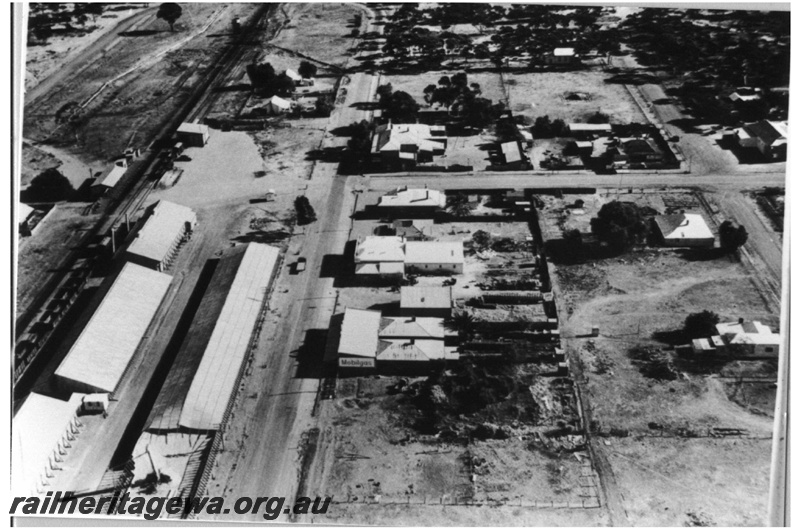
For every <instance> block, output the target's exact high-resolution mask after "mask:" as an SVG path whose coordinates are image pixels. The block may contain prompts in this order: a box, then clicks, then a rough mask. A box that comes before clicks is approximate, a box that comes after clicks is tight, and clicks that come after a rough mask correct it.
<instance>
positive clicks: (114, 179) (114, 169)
mask: <svg viewBox="0 0 800 530" xmlns="http://www.w3.org/2000/svg"><path fill="white" fill-rule="evenodd" d="M127 171H128V163H127V162H126V161H125V160H118V161H117V162H116V163H114V165H113V166H111V167H110V168H109V169H107V170H106V172H105V173H103V174H102V175H100V177H98V178H97V180H95V182H94V184H92V194H93V195H95V196H100V195H104V194H106V193H107V192H108V191H109V190H111V189H113V188H114V186H116V185H117V184H118V183H119V181H120V180H122V177H123V176H124V175H125V173H126V172H127Z"/></svg>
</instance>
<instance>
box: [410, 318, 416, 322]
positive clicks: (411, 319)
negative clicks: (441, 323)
mask: <svg viewBox="0 0 800 530" xmlns="http://www.w3.org/2000/svg"><path fill="white" fill-rule="evenodd" d="M408 321H409V322H416V321H417V317H409V318H408Z"/></svg>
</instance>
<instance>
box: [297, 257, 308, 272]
mask: <svg viewBox="0 0 800 530" xmlns="http://www.w3.org/2000/svg"><path fill="white" fill-rule="evenodd" d="M304 270H306V258H297V263H295V264H294V271H295V272H303V271H304Z"/></svg>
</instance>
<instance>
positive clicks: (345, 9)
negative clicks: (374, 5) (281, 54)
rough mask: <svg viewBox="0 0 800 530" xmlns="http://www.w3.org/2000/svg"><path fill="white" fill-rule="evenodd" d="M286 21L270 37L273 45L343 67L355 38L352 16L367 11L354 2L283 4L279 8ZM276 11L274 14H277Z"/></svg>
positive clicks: (363, 18) (365, 17) (363, 13)
mask: <svg viewBox="0 0 800 530" xmlns="http://www.w3.org/2000/svg"><path fill="white" fill-rule="evenodd" d="M280 14H283V15H284V16H285V17H286V18H287V19H288V23H287V24H286V25H285V26H284V27H283V29H282V30H281V32H280V34H279V35H278V36H277V37H276V38H275V39H274V40H272V41H271V43H272V44H275V45H276V46H281V47H283V48H288V49H290V50H293V51H295V52H299V53H302V54H304V55H307V56H309V57H312V58H313V59H316V60H318V61H322V62H324V63H328V64H332V65H334V66H340V67H343V66H345V65H346V64H347V62H348V60H349V58H350V54H351V48H353V47H354V46H355V45H356V38H354V37H353V36H351V34H350V33H351V32H352V30H353V29H355V28H359V27H361V28H362V29H363V26H356V25H354V23H353V22H354V17H355V15H357V14H360V15H361V16H362V20H363V24H366V19H367V16H366V11H365V10H364V9H362V8H360V7H358V6H357V5H355V4H318V3H308V4H284V5H283V7H282V8H281V10H280ZM280 14H279V15H277V16H280Z"/></svg>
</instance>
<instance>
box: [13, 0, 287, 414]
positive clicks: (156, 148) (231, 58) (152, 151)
mask: <svg viewBox="0 0 800 530" xmlns="http://www.w3.org/2000/svg"><path fill="white" fill-rule="evenodd" d="M276 5H277V4H262V5H260V6H259V7H258V9H257V10H256V12H255V13H254V14H253V15H252V16H251V17H250V18H249V19H248V20H247V21H246V22H245V24H243V26H242V33H243V34H244V35H245V36H247V35H249V34H251V33H254V32H256V31H258V30H259V29H261V28H264V27H266V24H265V21H266V20H267V18H268V15H270V14H272V13H273V12H274V10H275V9H276ZM248 44H250V43H248V42H246V41H244V39H238V40H232V41H231V42H229V43H228V44H227V45H226V47H225V49H224V50H223V51H222V53H221V54H220V55H219V56H218V57H217V58H216V60H215V61H214V63H213V65H212V66H211V67H210V68H209V69H208V71H207V72H206V74H205V75H204V76H203V78H202V79H201V81H200V82H199V83H198V84H197V85H196V87H195V88H194V89H193V91H192V93H191V95H190V96H189V98H188V99H187V101H186V102H185V103H184V104H183V105H182V106H181V107H180V108H179V109H178V110H177V111H176V112H175V113H173V115H172V116H171V117H170V118H169V119H168V120H167V121H166V122H165V123H164V124H163V126H162V127H161V128H160V129H159V131H158V133H156V135H155V138H154V140H153V141H152V142H151V143H150V145H149V147H148V149H147V150H146V151H145V152H144V156H143V158H142V159H141V160H140V161H138V162H137V164H136V165H135V167H133V168H132V169H131V170H130V171H129V172H128V174H126V175H125V177H124V179H123V181H122V182H120V183H119V184H118V188H116V189H114V190H112V192H111V194H110V196H109V197H108V200H107V201H103V202H101V203H100V206H99V207H100V208H102V211H103V212H104V213H103V215H102V217H101V218H100V219H99V220H98V222H97V223H96V224H95V226H94V227H93V228H92V229H91V230H87V231H86V233H85V234H84V236H83V237H82V238H81V239H80V241H79V242H78V244H77V245H76V246H74V247H73V248H71V249H70V250H69V253H68V255H67V257H66V258H65V259H64V261H63V262H62V264H61V266H60V267H59V271H58V272H55V273H53V274H52V276H51V277H50V279H49V280H48V281H47V282H46V283H45V284H44V285H43V286H42V287H41V289H40V291H39V294H38V295H37V297H36V298H35V299H34V301H33V302H32V303H31V304H30V305H29V307H28V309H27V310H26V311H25V312H24V313H22V314H20V315H19V316H18V317H17V318H16V321H15V326H14V338H15V348H16V347H18V346H19V344H20V342H21V338H23V337H25V335H26V334H27V333H29V332H30V330H31V327H32V326H33V325H35V323H36V322H38V318H37V317H39V316H40V315H41V314H42V312H43V310H44V308H45V307H46V306H47V305H48V304H49V303H50V302H51V301H52V300H53V299H54V295H55V293H56V292H57V291H58V289H59V287H60V286H62V285H63V284H64V282H66V281H67V280H68V279H69V277H70V274H71V272H72V269H73V267H74V266H75V263H76V262H77V260H78V259H79V258H80V257H82V256H85V255H87V254H88V253H90V250H89V249H90V246H91V245H92V244H93V243H94V242H95V241H97V240H98V239H99V238H101V237H103V236H104V235H106V234H108V233H110V232H111V231H114V230H116V228H118V227H119V226H120V224H121V223H122V222H124V221H125V220H126V216H127V218H128V219H129V218H130V216H131V215H132V214H133V213H135V212H136V211H137V210H138V209H139V208H140V207H141V205H142V204H144V202H145V201H146V200H147V197H148V196H149V194H150V193H151V192H152V191H153V189H154V188H155V186H156V184H157V180H158V178H159V177H160V174H158V172H159V170H160V167H161V165H160V160H159V156H160V155H161V151H162V149H163V147H164V146H166V145H168V143H169V140H170V139H171V138H172V137H173V135H174V133H175V130H176V129H177V128H178V126H179V125H180V124H181V123H182V122H184V121H192V120H196V119H199V118H200V117H202V116H204V115H205V114H206V113H207V112H208V110H209V109H210V108H211V107H212V106H213V103H214V101H215V94H214V91H215V89H216V88H218V87H219V86H221V85H222V84H223V83H224V82H226V81H227V79H228V78H229V77H230V73H231V71H232V70H234V69H235V68H237V67H241V59H242V57H243V56H244V55H245V53H246V51H247V50H248V49H251V47H250V46H248ZM47 340H48V339H45V340H44V341H43V342H42V343H41V344H39V345H38V346H37V348H36V349H35V350H34V353H33V354H31V355H29V356H28V358H26V360H25V368H24V369H23V370H21V371H19V372H18V373H15V376H14V398H15V399H16V400H20V399H24V397H26V396H27V394H28V393H29V392H30V390H31V389H32V387H33V383H34V382H35V380H36V378H37V377H38V373H33V372H34V371H35V370H34V369H35V368H41V367H43V365H44V364H46V362H48V361H49V359H48V358H42V357H41V354H42V352H43V351H45V352H47V351H48V350H47V346H48V343H47ZM49 353H52V352H49ZM45 357H48V356H47V355H45Z"/></svg>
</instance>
